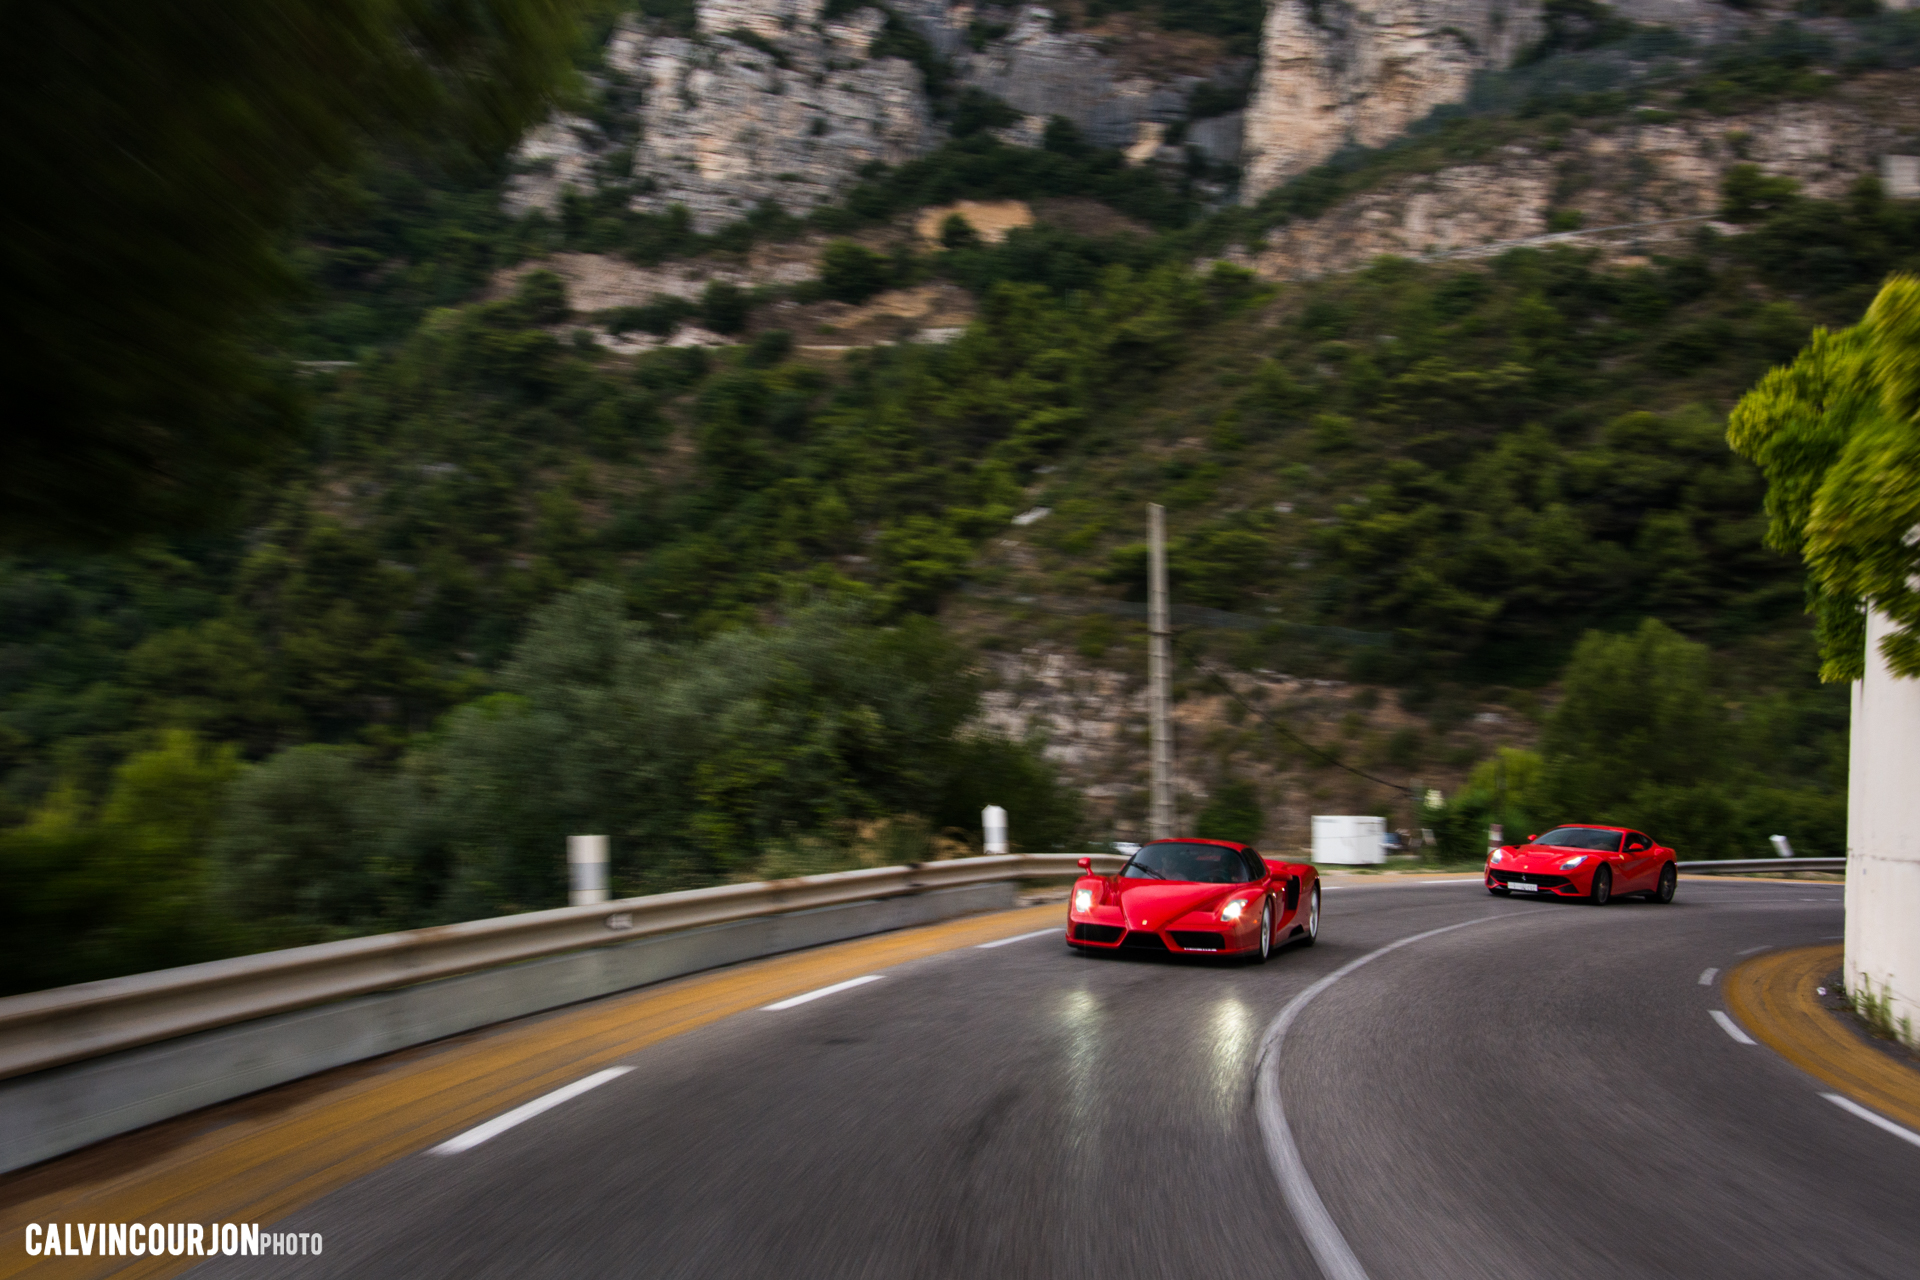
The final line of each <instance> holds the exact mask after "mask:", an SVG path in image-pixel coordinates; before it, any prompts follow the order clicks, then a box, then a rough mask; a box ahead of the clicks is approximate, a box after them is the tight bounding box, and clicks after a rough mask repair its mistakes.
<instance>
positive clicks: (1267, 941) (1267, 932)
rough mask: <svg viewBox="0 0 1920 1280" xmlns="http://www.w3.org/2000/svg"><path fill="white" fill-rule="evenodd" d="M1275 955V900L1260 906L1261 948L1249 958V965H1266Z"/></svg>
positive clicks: (1269, 900)
mask: <svg viewBox="0 0 1920 1280" xmlns="http://www.w3.org/2000/svg"><path fill="white" fill-rule="evenodd" d="M1272 954H1273V899H1272V898H1268V899H1267V900H1266V901H1264V902H1262V903H1261V904H1260V946H1259V948H1258V949H1257V950H1255V951H1254V953H1253V954H1252V955H1250V956H1248V957H1247V962H1248V963H1249V964H1265V963H1266V962H1267V957H1268V956H1270V955H1272Z"/></svg>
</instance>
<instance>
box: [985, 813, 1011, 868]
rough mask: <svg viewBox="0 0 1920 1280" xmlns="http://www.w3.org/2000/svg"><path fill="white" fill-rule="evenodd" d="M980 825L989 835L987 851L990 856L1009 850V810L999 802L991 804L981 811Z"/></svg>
mask: <svg viewBox="0 0 1920 1280" xmlns="http://www.w3.org/2000/svg"><path fill="white" fill-rule="evenodd" d="M980 826H981V829H982V830H983V831H985V832H986V836H987V848H986V852H987V853H988V855H989V856H991V855H992V854H996V853H1005V852H1006V851H1007V811H1006V810H1005V809H1002V808H1001V807H1000V806H999V805H997V804H990V805H988V806H987V807H986V808H984V809H982V810H981V811H980Z"/></svg>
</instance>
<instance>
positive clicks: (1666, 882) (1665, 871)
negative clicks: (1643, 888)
mask: <svg viewBox="0 0 1920 1280" xmlns="http://www.w3.org/2000/svg"><path fill="white" fill-rule="evenodd" d="M1679 887H1680V873H1679V872H1678V871H1676V870H1674V866H1673V864H1672V863H1671V862H1669V863H1668V864H1667V865H1666V866H1664V867H1662V868H1660V883H1659V884H1657V885H1655V886H1654V888H1653V892H1652V893H1650V894H1648V895H1647V901H1648V902H1672V901H1673V894H1674V890H1676V889H1678V888H1679Z"/></svg>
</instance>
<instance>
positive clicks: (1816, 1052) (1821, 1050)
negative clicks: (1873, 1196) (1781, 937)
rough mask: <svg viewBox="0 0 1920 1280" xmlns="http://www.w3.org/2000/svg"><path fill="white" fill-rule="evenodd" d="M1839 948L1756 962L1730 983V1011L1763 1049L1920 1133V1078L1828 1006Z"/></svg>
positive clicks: (1770, 955) (1746, 965) (1783, 953)
mask: <svg viewBox="0 0 1920 1280" xmlns="http://www.w3.org/2000/svg"><path fill="white" fill-rule="evenodd" d="M1840 953H1841V948H1840V947H1839V946H1838V945H1831V944H1830V945H1826V946H1818V947H1796V948H1794V949H1792V950H1788V951H1774V952H1769V953H1768V954H1766V955H1761V956H1755V957H1754V958H1753V959H1751V960H1748V961H1747V962H1745V963H1744V964H1742V965H1740V966H1738V967H1737V968H1735V969H1734V970H1733V971H1732V972H1731V973H1729V974H1728V975H1727V977H1726V986H1725V993H1726V1000H1727V1009H1728V1011H1729V1012H1731V1013H1732V1014H1733V1016H1734V1017H1735V1018H1737V1019H1738V1020H1739V1021H1740V1024H1741V1025H1742V1026H1743V1027H1745V1028H1746V1029H1747V1031H1748V1032H1749V1033H1750V1034H1751V1035H1752V1036H1753V1037H1754V1038H1755V1039H1756V1040H1759V1041H1760V1042H1761V1043H1762V1044H1764V1045H1766V1046H1767V1047H1769V1048H1770V1049H1772V1050H1773V1051H1774V1052H1775V1053H1778V1054H1779V1055H1780V1056H1781V1057H1783V1058H1785V1059H1786V1060H1787V1061H1788V1062H1791V1063H1792V1064H1793V1065H1794V1066H1796V1067H1799V1068H1800V1069H1801V1070H1802V1071H1804V1072H1806V1073H1807V1074H1808V1075H1810V1076H1813V1077H1814V1078H1815V1079H1817V1080H1821V1081H1824V1082H1825V1083H1826V1084H1828V1085H1831V1086H1832V1087H1833V1088H1834V1089H1835V1090H1837V1091H1839V1092H1840V1093H1841V1094H1843V1095H1844V1096H1846V1097H1848V1098H1851V1099H1852V1100H1853V1101H1855V1102H1857V1103H1859V1104H1860V1105H1861V1106H1863V1107H1866V1108H1868V1109H1870V1110H1872V1111H1876V1112H1878V1113H1879V1114H1881V1115H1883V1116H1885V1117H1886V1118H1887V1119H1889V1120H1893V1121H1896V1122H1898V1123H1900V1124H1903V1125H1906V1126H1907V1127H1908V1128H1910V1129H1915V1130H1920V1070H1916V1069H1914V1068H1913V1067H1910V1066H1908V1065H1906V1064H1905V1063H1902V1062H1899V1061H1898V1060H1896V1059H1895V1058H1893V1057H1892V1056H1891V1055H1888V1054H1885V1053H1881V1052H1880V1051H1879V1050H1877V1049H1875V1048H1874V1047H1873V1046H1872V1045H1869V1044H1865V1043H1863V1042H1862V1041H1861V1038H1860V1036H1859V1035H1858V1034H1857V1033H1856V1032H1855V1031H1854V1030H1853V1029H1852V1028H1851V1027H1849V1026H1847V1025H1846V1024H1845V1023H1843V1022H1842V1021H1841V1016H1842V1015H1839V1014H1836V1013H1834V1012H1832V1011H1831V1010H1828V1009H1826V1008H1824V1007H1822V1006H1821V1004H1820V1000H1819V995H1818V990H1817V988H1818V985H1819V983H1820V981H1821V979H1822V978H1824V977H1825V976H1826V975H1827V974H1829V973H1832V972H1833V971H1834V970H1835V969H1836V968H1838V967H1839V965H1840Z"/></svg>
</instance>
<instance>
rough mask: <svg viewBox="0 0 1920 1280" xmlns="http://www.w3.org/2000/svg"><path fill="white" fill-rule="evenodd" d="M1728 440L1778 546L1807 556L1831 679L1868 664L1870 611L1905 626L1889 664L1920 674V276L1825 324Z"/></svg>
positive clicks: (1746, 407)
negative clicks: (1832, 326) (1836, 323)
mask: <svg viewBox="0 0 1920 1280" xmlns="http://www.w3.org/2000/svg"><path fill="white" fill-rule="evenodd" d="M1727 439H1728V441H1729V442H1730V443H1731V444H1732V445H1733V448H1734V449H1735V451H1737V452H1739V453H1740V454H1742V455H1744V456H1746V457H1748V458H1751V459H1752V460H1753V461H1754V463H1755V464H1756V465H1758V466H1759V468H1760V470H1761V471H1762V472H1763V473H1765V475H1766V477H1767V481H1768V489H1767V500H1766V509H1767V516H1768V519H1769V525H1768V530H1767V540H1768V542H1769V543H1770V544H1771V545H1772V546H1775V547H1778V548H1779V549H1781V550H1783V551H1789V552H1797V553H1798V554H1799V555H1800V556H1801V557H1802V558H1803V559H1804V560H1805V561H1806V564H1807V568H1808V596H1809V604H1810V608H1811V611H1812V612H1813V614H1814V615H1815V617H1816V618H1817V620H1818V626H1819V632H1820V639H1821V654H1822V657H1823V659H1824V662H1823V665H1822V666H1821V676H1822V678H1823V679H1827V680H1856V679H1858V678H1859V677H1860V675H1861V674H1862V672H1863V671H1864V670H1865V663H1866V619H1865V610H1866V609H1868V608H1873V609H1877V610H1879V611H1880V612H1881V613H1884V614H1885V615H1887V617H1888V618H1889V619H1890V620H1892V622H1893V623H1894V627H1893V630H1892V632H1891V633H1890V634H1889V635H1887V637H1886V638H1885V639H1883V640H1882V641H1881V645H1880V651H1881V654H1882V656H1884V657H1885V659H1886V661H1887V664H1888V666H1889V667H1890V668H1891V669H1892V670H1893V671H1894V672H1895V673H1896V674H1899V675H1903V676H1920V591H1916V590H1915V589H1914V585H1913V584H1914V582H1915V580H1916V575H1920V541H1917V540H1916V539H1915V538H1914V537H1913V531H1914V529H1915V528H1917V527H1920V278H1915V277H1912V276H1898V277H1895V278H1894V279H1892V280H1890V281H1888V282H1887V284H1886V286H1885V287H1884V288H1882V289H1881V291H1880V293H1879V296H1878V297H1876V298H1875V299H1874V301H1873V305H1872V306H1871V307H1870V308H1869V309H1868V311H1867V315H1866V318H1865V319H1864V320H1862V321H1861V323H1859V324H1857V325H1855V326H1853V327H1852V328H1850V329H1843V330H1841V331H1840V332H1838V333H1829V332H1827V331H1826V330H1824V329H1816V330H1814V333H1813V337H1812V340H1811V341H1810V342H1809V343H1808V344H1807V346H1806V348H1805V350H1803V351H1802V352H1801V353H1800V355H1799V358H1797V359H1796V360H1795V361H1794V362H1793V363H1792V364H1791V365H1788V366H1786V367H1785V368H1779V369H1775V370H1773V371H1772V372H1770V373H1768V374H1767V375H1766V376H1765V377H1764V378H1762V379H1761V380H1760V382H1759V385H1758V386H1756V387H1755V388H1754V389H1753V390H1752V391H1750V392H1749V393H1748V394H1747V395H1746V397H1745V398H1744V399H1742V400H1741V401H1740V403H1739V405H1738V406H1737V407H1736V408H1735V409H1734V411H1733V415H1732V417H1731V418H1730V419H1729V421H1728V427H1727Z"/></svg>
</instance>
